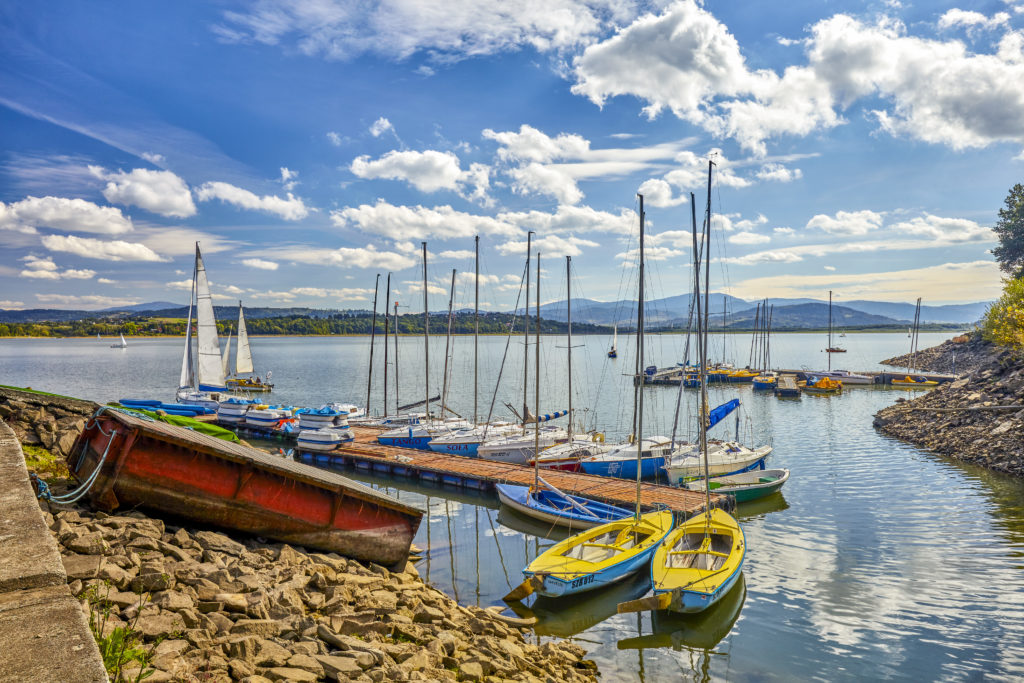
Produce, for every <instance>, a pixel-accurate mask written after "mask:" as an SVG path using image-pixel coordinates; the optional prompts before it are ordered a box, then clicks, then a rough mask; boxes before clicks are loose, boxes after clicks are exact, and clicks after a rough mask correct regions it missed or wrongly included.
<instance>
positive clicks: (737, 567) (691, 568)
mask: <svg viewBox="0 0 1024 683" xmlns="http://www.w3.org/2000/svg"><path fill="white" fill-rule="evenodd" d="M712 163H713V162H711V161H709V162H708V210H707V221H706V222H705V224H704V225H705V228H704V230H705V233H704V236H705V244H710V237H711V169H712ZM693 229H694V231H696V229H697V223H696V220H694V225H693ZM709 257H710V254H707V255H705V258H704V303H705V306H704V315H703V324H702V325H701V328H700V329H699V333H698V335H697V336H698V340H699V342H700V347H699V349H698V352H699V353H700V356H701V363H700V368H701V370H700V372H701V375H704V374H705V373H706V368H707V343H708V336H707V334H708V333H707V295H708V284H709V280H710V261H711V259H710V258H709ZM698 267H699V266H698ZM701 379H702V380H703V379H704V377H703V376H702V377H701ZM707 415H708V393H707V382H704V381H702V382H701V389H700V415H699V417H700V422H701V426H702V427H703V423H704V422H705V420H706V416H707ZM699 432H700V449H701V451H702V453H703V455H704V462H705V467H704V480H705V481H709V480H710V479H711V476H710V473H709V472H708V466H707V462H708V438H707V430H706V429H703V428H701V429H700V430H699ZM745 557H746V539H745V538H744V535H743V530H742V529H741V528H740V525H739V523H738V522H737V521H736V520H735V519H734V518H733V517H732V516H731V515H729V514H728V513H727V512H725V511H723V510H720V509H718V508H714V509H712V507H711V490H710V487H705V489H704V512H702V513H701V514H699V515H695V516H693V517H691V518H690V519H688V520H687V521H685V522H683V523H682V524H680V525H679V526H678V527H676V528H675V529H673V530H672V531H670V532H669V534H668V535H667V536H666V538H665V540H664V542H663V543H661V544H660V545H659V546H658V547H657V549H656V550H655V551H654V557H653V558H652V559H651V584H652V588H653V592H654V595H653V596H652V597H649V598H641V599H639V600H632V601H630V602H626V603H620V604H619V607H618V611H619V612H637V611H643V610H654V609H670V610H673V611H676V612H703V611H704V610H706V609H707V608H708V607H710V606H711V605H713V604H715V603H716V602H718V601H719V600H720V599H721V598H722V597H723V596H724V595H726V594H727V593H729V590H730V589H731V588H732V587H733V586H735V585H736V583H737V582H738V581H739V577H740V572H741V571H742V569H743V560H744V558H745Z"/></svg>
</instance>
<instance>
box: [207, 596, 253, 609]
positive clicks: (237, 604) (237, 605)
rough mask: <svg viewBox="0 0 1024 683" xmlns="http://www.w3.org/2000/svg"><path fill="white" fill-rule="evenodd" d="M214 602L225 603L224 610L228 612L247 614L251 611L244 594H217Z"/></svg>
mask: <svg viewBox="0 0 1024 683" xmlns="http://www.w3.org/2000/svg"><path fill="white" fill-rule="evenodd" d="M213 601H214V602H220V603H223V605H224V609H225V610H227V611H228V612H243V613H244V612H245V611H246V610H248V609H249V601H248V600H246V598H245V595H244V594H242V593H217V594H216V595H215V596H214V598H213Z"/></svg>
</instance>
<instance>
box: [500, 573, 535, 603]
mask: <svg viewBox="0 0 1024 683" xmlns="http://www.w3.org/2000/svg"><path fill="white" fill-rule="evenodd" d="M542 581H543V579H540V578H538V577H536V576H531V577H530V578H528V579H527V580H526V581H523V582H522V583H521V584H519V585H518V586H516V587H515V588H513V589H512V591H511V592H509V594H508V595H506V596H505V597H503V598H502V600H504V601H505V602H515V601H516V600H522V599H523V598H525V597H526V596H528V595H531V594H532V593H533V592H534V591H535V590H537V588H539V587H540V584H541V582H542Z"/></svg>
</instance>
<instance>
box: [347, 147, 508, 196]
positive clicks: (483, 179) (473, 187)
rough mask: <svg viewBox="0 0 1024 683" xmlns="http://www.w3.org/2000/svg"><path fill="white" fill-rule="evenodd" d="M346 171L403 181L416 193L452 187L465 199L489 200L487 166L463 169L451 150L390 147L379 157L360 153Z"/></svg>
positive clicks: (363, 176) (481, 165)
mask: <svg viewBox="0 0 1024 683" xmlns="http://www.w3.org/2000/svg"><path fill="white" fill-rule="evenodd" d="M349 170H350V171H352V173H353V174H355V175H357V176H359V177H360V178H386V179H388V180H403V181H405V182H407V183H409V184H410V185H412V186H413V187H415V188H416V189H417V190H419V191H420V192H437V191H438V190H452V191H454V192H458V193H459V194H460V195H462V196H463V197H466V198H467V199H475V200H480V201H481V202H482V203H487V202H488V201H489V200H488V197H487V190H488V188H489V187H490V174H489V170H490V169H489V167H488V166H486V165H485V164H472V165H471V166H470V168H469V169H468V170H466V171H463V170H462V168H461V166H460V163H459V158H458V157H457V156H456V155H455V154H453V153H452V152H440V151H437V150H432V149H431V150H425V151H422V152H416V151H411V150H405V151H399V150H392V151H390V152H388V153H387V154H385V155H384V156H382V157H380V158H379V159H371V158H370V157H369V155H363V156H359V157H356V158H355V159H354V160H353V161H352V164H351V165H350V166H349Z"/></svg>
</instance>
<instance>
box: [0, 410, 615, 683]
mask: <svg viewBox="0 0 1024 683" xmlns="http://www.w3.org/2000/svg"><path fill="white" fill-rule="evenodd" d="M68 401H71V402H70V403H69V402H68ZM93 408H94V404H91V403H88V402H74V401H72V400H71V399H61V400H59V401H56V400H51V399H50V398H49V397H47V396H45V395H39V396H36V395H28V396H26V395H25V392H12V391H9V390H0V417H2V418H3V419H4V420H5V421H7V422H8V424H10V425H11V427H12V428H13V429H14V430H15V431H16V432H17V434H18V436H19V438H21V439H23V440H22V443H23V444H24V445H28V446H30V448H29V449H27V451H33V450H34V449H32V448H31V447H32V446H35V447H36V448H42V447H46V448H49V449H53V452H54V453H55V454H61V455H63V454H65V453H66V452H67V450H68V449H69V448H70V447H71V444H73V443H74V439H73V438H71V437H72V436H73V435H77V430H80V429H81V427H82V425H84V423H85V419H86V416H87V415H88V414H90V413H91V411H92V409H93ZM27 459H28V460H31V459H30V458H29V457H28V456H27ZM29 464H30V468H31V466H32V463H31V462H30V463H29ZM51 474H52V472H51ZM51 484H52V485H55V486H57V490H58V491H59V490H60V482H59V481H55V480H54V479H53V478H52V477H51ZM44 516H45V518H46V522H47V524H48V525H49V527H50V529H51V531H52V533H53V535H54V537H55V538H56V540H57V542H58V544H59V547H60V551H61V555H62V559H63V563H64V567H65V569H66V572H67V576H68V581H69V585H70V588H71V591H72V593H73V594H74V595H76V596H78V597H79V599H80V600H81V602H82V608H83V609H84V610H86V611H87V612H88V613H89V614H90V615H91V618H92V623H93V625H94V629H95V630H96V631H97V632H98V634H99V635H100V637H101V638H102V637H104V636H106V637H107V638H109V637H110V635H111V634H112V633H115V631H117V630H118V629H120V631H119V632H120V633H134V634H137V636H138V640H139V643H138V647H139V649H140V651H141V652H142V653H143V655H142V656H141V658H139V659H136V660H133V662H132V663H130V664H129V665H128V666H126V667H125V668H124V670H123V671H122V672H121V677H122V678H123V680H136V676H137V675H138V674H139V673H140V671H149V670H152V673H151V674H149V676H148V677H147V678H145V680H146V681H150V682H152V683H159V682H161V681H248V682H249V683H264V682H265V681H299V682H302V681H310V682H311V681H319V680H339V681H347V680H355V681H385V680H387V681H413V680H428V681H529V682H532V683H539V682H545V683H547V682H551V683H554V682H560V681H580V682H586V681H593V680H595V679H596V677H597V671H596V666H595V665H594V663H593V662H592V661H590V660H588V659H585V658H584V655H585V651H584V649H583V648H582V647H580V646H579V645H576V644H574V643H571V642H568V641H552V642H546V643H544V644H542V645H536V644H534V643H531V642H528V640H527V637H526V634H529V633H530V632H531V631H530V629H529V626H528V624H527V623H526V622H523V621H522V620H518V619H515V618H514V617H506V616H503V615H500V614H499V613H498V612H499V610H498V608H491V609H481V608H479V607H475V606H468V607H467V606H462V605H459V604H458V603H456V601H454V600H452V599H451V598H449V597H448V596H447V595H445V594H444V593H442V592H441V591H439V590H437V589H436V588H434V587H432V586H430V585H428V584H426V583H424V582H423V581H422V580H421V579H420V577H419V574H418V572H417V570H416V568H415V565H414V563H413V562H411V561H410V562H406V563H404V566H402V567H401V568H399V569H397V570H395V569H394V568H392V569H389V568H385V567H382V566H379V565H375V564H372V563H370V564H363V563H360V562H358V561H355V560H351V559H347V558H344V557H341V556H338V555H335V554H333V553H329V554H324V553H318V552H308V551H306V550H304V549H302V548H296V547H291V546H289V545H285V544H280V543H267V542H263V541H262V540H261V539H252V538H242V537H237V538H232V537H229V536H228V535H225V534H224V533H221V532H219V531H217V530H213V529H201V528H195V527H194V526H192V525H190V524H186V525H184V526H182V524H183V522H181V521H180V520H170V519H167V520H164V519H159V518H156V517H152V516H147V515H146V514H143V513H142V512H140V511H134V510H132V511H123V512H122V511H118V513H117V514H115V515H107V514H105V513H103V512H93V511H90V510H88V509H85V508H81V507H70V508H69V507H66V506H63V507H58V506H53V507H52V509H50V510H49V511H46V512H45V513H44ZM101 649H102V643H101ZM143 662H145V664H143Z"/></svg>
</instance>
